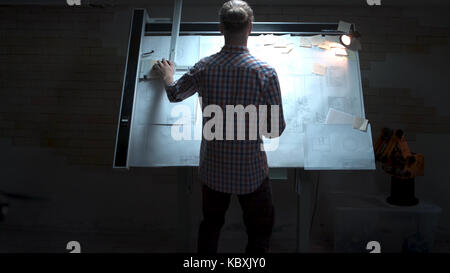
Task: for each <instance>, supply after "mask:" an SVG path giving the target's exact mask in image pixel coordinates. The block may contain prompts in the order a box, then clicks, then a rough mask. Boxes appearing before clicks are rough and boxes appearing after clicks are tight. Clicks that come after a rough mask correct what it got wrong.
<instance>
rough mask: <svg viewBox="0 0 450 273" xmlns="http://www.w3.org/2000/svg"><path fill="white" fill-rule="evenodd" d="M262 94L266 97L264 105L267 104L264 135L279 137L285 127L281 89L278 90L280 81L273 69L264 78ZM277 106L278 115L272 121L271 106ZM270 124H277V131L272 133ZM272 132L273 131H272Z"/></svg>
mask: <svg viewBox="0 0 450 273" xmlns="http://www.w3.org/2000/svg"><path fill="white" fill-rule="evenodd" d="M263 92H264V96H265V98H266V105H267V128H268V130H267V132H270V133H268V134H267V135H265V136H266V137H268V138H274V137H279V136H281V134H282V133H283V131H284V129H285V128H286V122H285V121H284V115H283V105H282V100H281V90H280V83H279V81H278V75H277V73H276V71H275V70H274V69H272V71H271V73H270V74H269V76H268V77H267V79H266V83H265V87H264V91H263ZM273 106H278V116H277V117H273V118H274V119H275V120H273V123H272V115H271V113H272V107H273ZM272 124H274V125H276V126H278V133H277V134H276V135H274V134H273V133H276V132H274V130H273V129H275V128H271V127H272V126H271V125H272ZM272 132H273V133H272Z"/></svg>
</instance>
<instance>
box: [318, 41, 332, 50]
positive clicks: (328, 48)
mask: <svg viewBox="0 0 450 273" xmlns="http://www.w3.org/2000/svg"><path fill="white" fill-rule="evenodd" d="M319 48H321V49H325V50H330V44H329V43H328V42H327V41H324V42H322V43H321V44H320V45H319Z"/></svg>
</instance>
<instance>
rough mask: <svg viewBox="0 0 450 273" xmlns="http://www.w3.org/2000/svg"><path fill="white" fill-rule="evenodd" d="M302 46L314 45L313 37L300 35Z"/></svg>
mask: <svg viewBox="0 0 450 273" xmlns="http://www.w3.org/2000/svg"><path fill="white" fill-rule="evenodd" d="M300 46H301V47H312V42H311V38H309V37H300Z"/></svg>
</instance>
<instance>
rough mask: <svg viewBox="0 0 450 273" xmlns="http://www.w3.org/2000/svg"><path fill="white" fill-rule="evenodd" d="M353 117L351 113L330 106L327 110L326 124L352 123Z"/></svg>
mask: <svg viewBox="0 0 450 273" xmlns="http://www.w3.org/2000/svg"><path fill="white" fill-rule="evenodd" d="M354 119H355V117H354V116H353V115H352V114H349V113H346V112H342V111H339V110H336V109H334V108H330V109H329V110H328V114H327V118H326V124H353V121H354Z"/></svg>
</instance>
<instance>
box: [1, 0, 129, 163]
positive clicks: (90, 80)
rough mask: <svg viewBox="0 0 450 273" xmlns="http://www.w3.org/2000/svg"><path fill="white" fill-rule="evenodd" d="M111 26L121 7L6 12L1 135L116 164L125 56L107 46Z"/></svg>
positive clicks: (74, 158)
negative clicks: (107, 28) (107, 29)
mask: <svg viewBox="0 0 450 273" xmlns="http://www.w3.org/2000/svg"><path fill="white" fill-rule="evenodd" d="M108 23H109V24H114V11H113V10H103V9H87V8H83V9H81V8H80V9H75V8H57V7H55V8H51V7H3V8H1V9H0V33H1V39H0V48H1V50H0V60H1V63H2V65H1V68H0V69H1V71H0V73H1V79H0V86H1V91H0V92H1V93H0V96H1V100H0V125H1V126H0V137H2V138H5V139H9V140H10V141H11V142H12V144H13V145H33V146H42V147H51V148H54V149H55V150H56V151H57V152H59V153H61V154H63V155H65V156H67V157H68V159H69V160H70V162H72V163H73V164H100V165H110V164H111V163H112V157H113V151H114V139H115V130H116V128H115V127H116V124H117V123H116V121H117V115H118V110H119V107H120V106H119V105H120V98H121V88H122V78H123V72H124V66H125V57H124V55H123V54H122V55H121V54H118V50H117V48H113V47H107V46H105V45H104V43H103V37H102V34H104V33H103V32H102V29H101V25H102V24H108ZM123 23H124V24H128V23H127V22H123ZM117 39H124V40H126V39H127V33H118V34H117Z"/></svg>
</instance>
